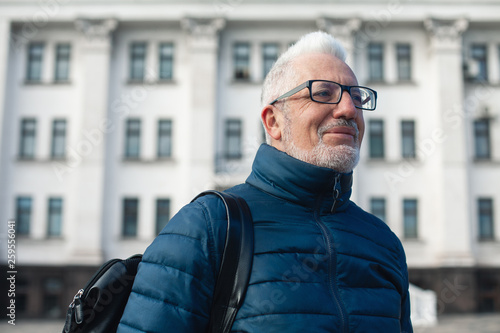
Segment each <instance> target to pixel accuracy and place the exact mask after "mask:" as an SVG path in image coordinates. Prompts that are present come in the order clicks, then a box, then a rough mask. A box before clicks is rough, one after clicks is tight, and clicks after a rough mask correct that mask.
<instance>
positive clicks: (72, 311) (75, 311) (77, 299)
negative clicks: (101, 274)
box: [64, 289, 83, 333]
mask: <svg viewBox="0 0 500 333" xmlns="http://www.w3.org/2000/svg"><path fill="white" fill-rule="evenodd" d="M82 295H83V289H80V290H78V292H77V293H76V295H75V296H74V297H73V301H71V304H70V305H69V306H68V312H67V313H66V322H65V323H64V332H65V333H68V332H70V330H71V321H72V319H73V315H74V316H75V319H76V320H75V321H76V323H77V324H81V323H82V321H83V311H82V309H81V305H82V300H81V297H82ZM80 318H81V319H82V320H80Z"/></svg>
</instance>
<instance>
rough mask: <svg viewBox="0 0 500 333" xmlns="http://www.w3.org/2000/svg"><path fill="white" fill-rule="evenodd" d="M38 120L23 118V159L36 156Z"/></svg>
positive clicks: (21, 148)
mask: <svg viewBox="0 0 500 333" xmlns="http://www.w3.org/2000/svg"><path fill="white" fill-rule="evenodd" d="M35 136H36V120H35V119H31V118H29V119H22V120H21V138H20V145H19V157H20V158H22V159H33V158H34V157H35Z"/></svg>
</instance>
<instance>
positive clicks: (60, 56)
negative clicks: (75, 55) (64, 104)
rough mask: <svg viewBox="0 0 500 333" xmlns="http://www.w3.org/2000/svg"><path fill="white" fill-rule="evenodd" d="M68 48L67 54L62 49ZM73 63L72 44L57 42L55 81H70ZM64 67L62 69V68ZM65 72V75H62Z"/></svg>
mask: <svg viewBox="0 0 500 333" xmlns="http://www.w3.org/2000/svg"><path fill="white" fill-rule="evenodd" d="M64 47H66V48H67V54H66V53H64V52H63V51H62V49H63V48H64ZM70 65H71V44H70V43H58V44H56V60H55V64H54V82H68V81H69V74H70ZM61 67H62V69H61ZM61 73H63V74H64V75H61Z"/></svg>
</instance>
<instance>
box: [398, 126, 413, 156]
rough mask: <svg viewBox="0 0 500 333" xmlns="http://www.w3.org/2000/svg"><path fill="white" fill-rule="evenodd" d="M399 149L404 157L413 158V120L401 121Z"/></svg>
mask: <svg viewBox="0 0 500 333" xmlns="http://www.w3.org/2000/svg"><path fill="white" fill-rule="evenodd" d="M401 141H402V142H401V149H402V152H401V153H402V156H403V157H404V158H415V156H416V155H415V122H414V121H413V120H404V121H402V122H401Z"/></svg>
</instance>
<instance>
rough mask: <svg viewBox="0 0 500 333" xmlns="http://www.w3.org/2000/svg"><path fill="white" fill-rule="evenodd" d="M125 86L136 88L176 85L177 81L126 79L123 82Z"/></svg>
mask: <svg viewBox="0 0 500 333" xmlns="http://www.w3.org/2000/svg"><path fill="white" fill-rule="evenodd" d="M125 84H126V85H129V86H137V85H157V84H161V85H175V84H177V81H175V80H174V79H142V80H134V79H128V80H127V81H126V82H125Z"/></svg>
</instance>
